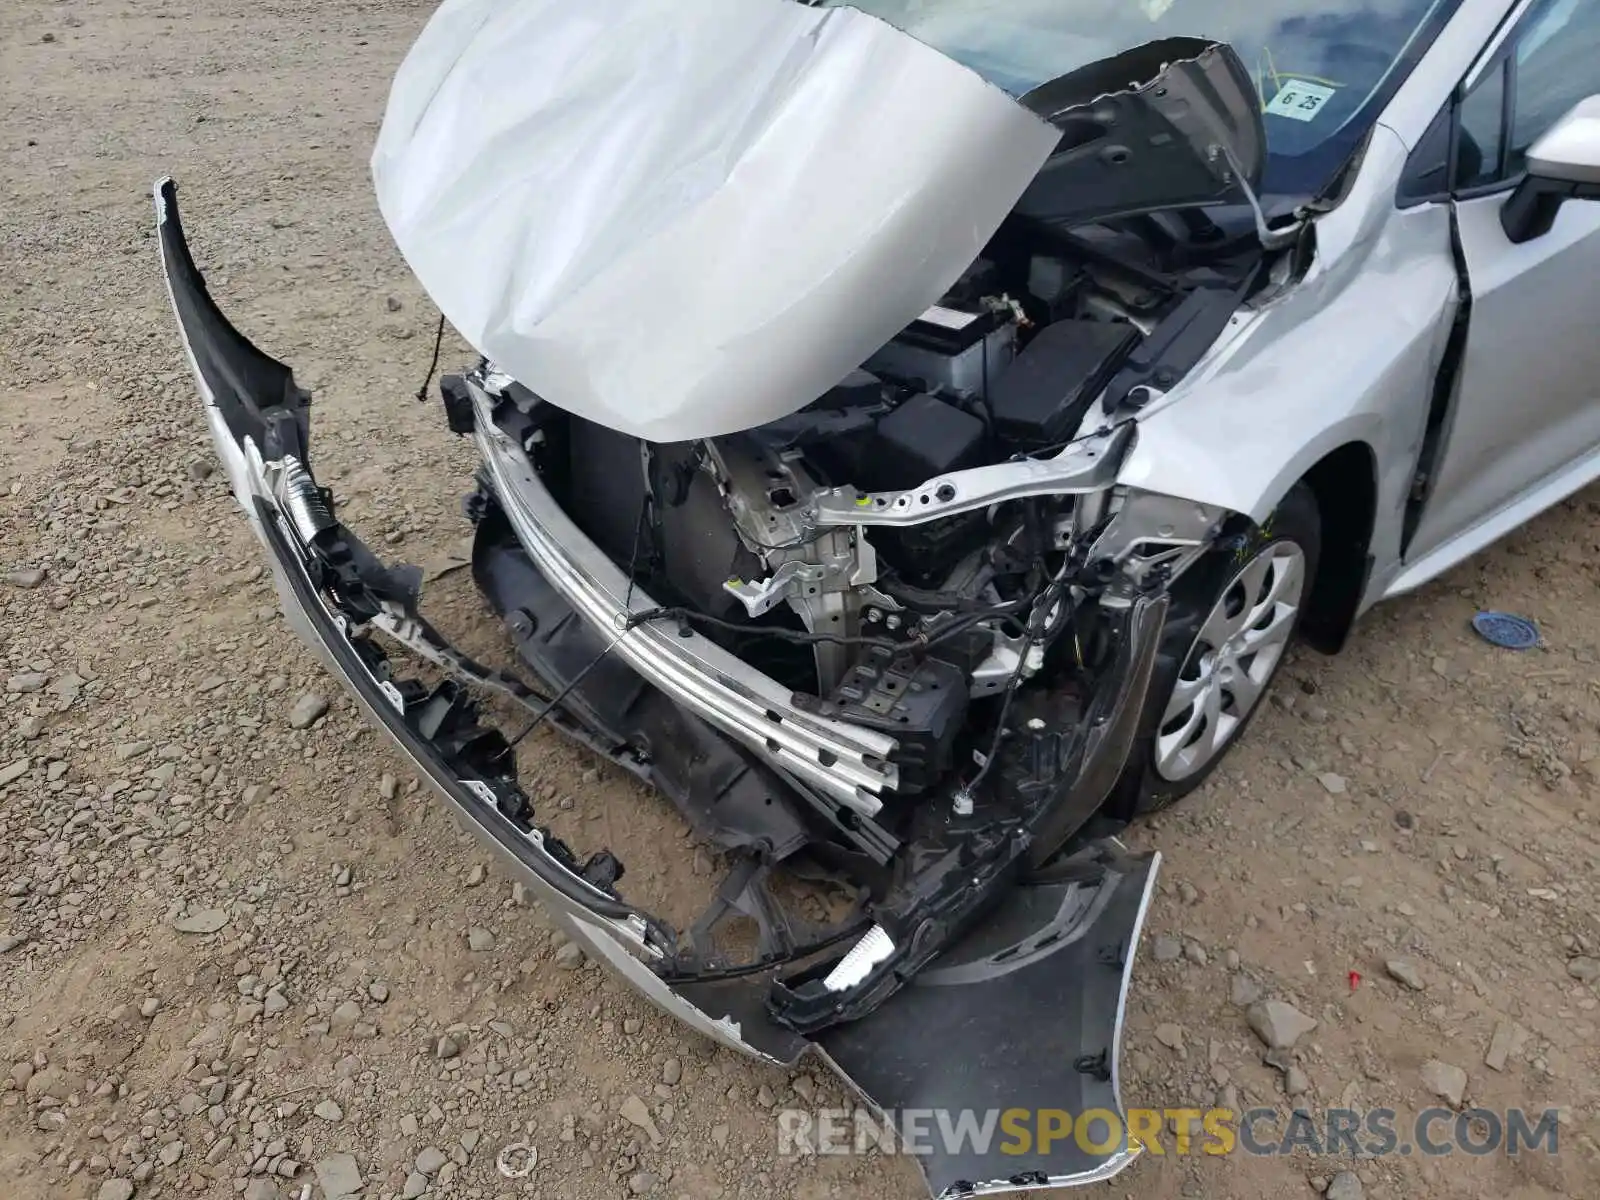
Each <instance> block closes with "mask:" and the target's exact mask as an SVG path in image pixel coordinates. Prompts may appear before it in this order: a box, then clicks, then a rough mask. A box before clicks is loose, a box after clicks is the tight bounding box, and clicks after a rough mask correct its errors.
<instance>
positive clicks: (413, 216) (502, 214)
mask: <svg viewBox="0 0 1600 1200" xmlns="http://www.w3.org/2000/svg"><path fill="white" fill-rule="evenodd" d="M1059 137H1060V131H1059V130H1058V129H1057V128H1055V127H1054V126H1052V125H1051V124H1050V123H1049V122H1048V121H1047V120H1046V119H1045V118H1044V117H1042V116H1040V115H1036V114H1035V113H1034V112H1032V111H1030V110H1029V109H1028V108H1025V107H1024V106H1023V105H1022V104H1019V103H1018V102H1017V101H1016V100H1015V99H1013V98H1012V97H1011V96H1009V95H1008V94H1006V93H1005V92H1003V91H1001V90H1000V89H999V88H998V87H996V86H994V85H992V84H990V83H988V82H986V81H984V80H983V79H981V78H980V77H979V76H978V75H977V74H975V73H973V72H972V71H971V70H969V69H967V68H966V67H963V66H960V65H959V64H957V63H956V62H954V61H952V60H951V59H949V58H946V57H945V56H944V55H942V54H940V53H939V52H937V51H935V50H933V49H931V48H929V47H928V46H925V45H923V44H922V43H921V42H919V41H917V40H916V39H915V38H913V37H911V36H909V35H908V34H905V33H902V32H900V31H899V30H897V29H895V28H893V27H891V26H889V25H887V24H884V23H883V22H882V21H880V20H878V19H877V18H874V17H869V16H867V15H865V14H864V13H862V12H860V11H858V10H855V9H851V8H831V9H815V8H809V7H805V6H803V5H801V4H798V3H795V2H794V0H672V2H671V3H665V2H663V0H446V2H445V3H444V4H443V5H442V6H441V7H440V8H439V10H438V11H437V12H436V13H435V14H434V16H433V18H432V19H431V20H430V21H429V23H428V25H427V27H426V28H425V29H424V30H423V33H422V36H421V37H420V38H419V39H418V41H417V43H416V45H415V46H413V47H412V49H411V52H410V53H409V54H408V55H407V57H406V59H405V62H404V63H403V64H402V66H401V68H400V71H399V73H398V75H397V76H396V78H395V82H394V87H393V90H392V93H391V95H390V98H389V105H388V110H387V112H386V113H385V116H384V121H383V129H382V131H381V133H380V134H379V137H378V143H377V147H376V149H375V151H374V153H373V158H372V172H373V179H374V182H375V185H376V189H377V195H378V204H379V208H380V209H381V210H382V213H383V216H384V219H385V221H386V222H387V223H388V225H389V228H390V230H391V232H392V233H393V235H394V238H395V241H396V243H397V244H398V245H399V247H400V250H401V252H402V253H403V254H404V255H405V257H406V260H407V262H408V263H409V264H410V266H411V268H412V270H413V271H414V272H415V273H416V275H417V277H418V279H419V280H420V281H421V283H422V285H423V287H424V288H426V289H427V291H428V293H429V294H430V295H431V296H432V297H433V299H434V301H435V302H436V303H437V304H438V305H439V308H440V310H441V311H442V312H443V313H444V315H445V316H446V317H447V318H448V319H449V320H450V323H451V324H452V325H454V326H455V327H456V329H457V330H459V331H460V332H461V334H462V335H463V336H464V337H465V338H467V340H468V341H470V342H471V343H472V344H473V345H474V346H475V347H476V348H477V349H478V350H479V351H480V352H481V353H483V354H484V355H486V356H487V357H488V358H490V359H491V360H493V362H494V363H495V364H496V365H497V366H498V367H500V368H501V369H502V370H504V371H506V372H508V373H509V374H511V375H512V376H513V377H515V378H516V379H517V380H518V381H519V382H521V383H522V384H524V385H525V386H527V387H529V388H531V389H532V390H533V391H535V392H536V393H538V394H539V395H540V396H542V397H543V398H544V399H546V400H548V401H550V402H551V403H553V404H556V405H559V406H560V407H562V408H565V409H567V410H568V411H570V412H573V413H576V414H577V415H579V416H582V417H585V418H587V419H589V420H592V421H596V422H599V423H601V424H604V425H608V426H610V427H611V428H613V429H617V430H620V431H622V432H625V433H629V434H634V435H637V436H639V437H643V438H648V439H650V440H653V441H677V440H683V439H688V438H696V437H709V436H714V435H717V434H723V433H728V432H731V431H733V430H737V429H744V428H749V427H750V426H753V425H757V424H760V423H762V422H764V421H768V420H773V419H775V418H777V417H780V416H783V415H785V414H787V413H790V412H793V411H794V410H796V409H798V408H801V407H803V406H804V405H806V404H808V403H810V402H811V401H812V400H814V399H815V398H816V397H818V396H819V395H821V394H822V393H823V392H824V391H826V390H827V389H828V388H830V387H832V386H833V385H834V384H835V383H837V382H838V381H839V380H840V379H841V378H843V377H844V376H845V375H846V374H847V373H848V372H849V371H851V370H852V369H853V368H855V367H856V366H857V365H858V364H859V363H861V362H862V361H863V360H865V359H866V358H867V357H868V356H869V355H870V354H871V353H872V352H873V351H875V350H877V349H878V348H879V347H880V346H881V345H882V344H883V343H884V342H886V341H888V340H889V339H890V338H891V337H893V336H894V335H895V334H896V333H898V332H899V331H900V330H901V329H902V328H904V327H905V326H906V325H907V324H908V323H909V322H910V321H911V320H912V319H913V318H914V317H916V316H917V315H918V314H919V313H920V312H922V311H923V310H924V309H925V308H927V307H928V306H929V305H931V304H932V303H934V302H935V301H936V300H937V299H938V298H939V297H940V296H941V295H942V294H943V293H944V292H945V290H946V289H947V288H949V286H950V285H951V284H952V283H954V282H955V280H956V279H957V277H958V276H959V275H960V274H961V272H962V271H963V270H964V269H965V268H966V266H967V265H968V264H969V263H970V262H971V261H972V259H973V258H974V257H976V256H977V254H978V253H979V251H980V250H981V249H982V247H983V245H984V243H985V242H986V241H987V240H988V239H989V237H990V235H991V234H993V232H994V231H995V229H996V228H998V226H999V224H1000V222H1001V221H1002V220H1003V219H1004V217H1005V216H1006V213H1007V212H1008V211H1009V210H1010V208H1011V207H1012V205H1013V204H1014V203H1015V202H1016V201H1017V198H1018V197H1019V196H1020V195H1022V193H1023V192H1024V190H1025V189H1026V188H1027V186H1028V184H1029V182H1030V181H1031V180H1032V179H1033V178H1034V176H1035V175H1036V174H1037V173H1038V171H1039V169H1040V167H1041V166H1042V165H1043V163H1044V162H1045V160H1046V158H1047V157H1048V156H1049V155H1050V153H1051V151H1052V150H1053V149H1054V148H1055V146H1056V143H1057V141H1058V139H1059Z"/></svg>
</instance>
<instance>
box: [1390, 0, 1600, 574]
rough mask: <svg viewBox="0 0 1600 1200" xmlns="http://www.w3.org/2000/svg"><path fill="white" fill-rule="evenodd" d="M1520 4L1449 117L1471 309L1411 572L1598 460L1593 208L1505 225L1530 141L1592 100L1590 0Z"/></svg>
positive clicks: (1548, 496) (1599, 12) (1599, 370)
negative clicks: (1511, 231) (1527, 230)
mask: <svg viewBox="0 0 1600 1200" xmlns="http://www.w3.org/2000/svg"><path fill="white" fill-rule="evenodd" d="M1520 7H1521V11H1520V13H1519V14H1516V15H1514V17H1513V19H1512V20H1511V22H1510V23H1509V24H1508V26H1507V32H1505V33H1504V34H1503V35H1502V36H1501V38H1500V40H1499V42H1498V44H1492V45H1491V46H1490V47H1489V48H1488V50H1487V52H1486V55H1485V57H1484V58H1482V59H1481V60H1480V61H1479V63H1478V64H1477V65H1476V66H1475V67H1474V69H1473V72H1472V73H1471V74H1470V75H1469V76H1468V78H1467V80H1466V81H1465V84H1464V86H1463V91H1462V94H1461V98H1460V99H1459V101H1458V103H1457V104H1456V107H1455V113H1456V122H1457V124H1456V130H1455V138H1454V152H1453V153H1452V154H1450V156H1449V158H1450V168H1449V169H1450V172H1451V176H1452V179H1451V195H1452V197H1453V203H1454V205H1455V210H1456V220H1457V228H1458V236H1459V241H1460V255H1461V259H1462V265H1463V266H1464V268H1465V272H1466V277H1467V283H1468V286H1469V288H1470V291H1471V308H1470V311H1469V317H1468V321H1467V325H1466V334H1465V340H1464V343H1463V345H1462V347H1461V360H1460V370H1459V374H1458V376H1457V379H1456V392H1455V395H1454V397H1453V400H1452V402H1451V407H1450V409H1449V410H1448V412H1447V414H1446V418H1445V422H1444V424H1443V426H1442V427H1441V428H1440V430H1439V431H1438V432H1439V435H1440V438H1441V441H1440V442H1439V456H1438V458H1437V460H1436V462H1435V463H1434V464H1433V468H1432V470H1431V471H1428V472H1427V478H1426V479H1425V487H1426V498H1425V502H1424V503H1423V506H1422V508H1421V510H1420V513H1419V518H1420V519H1419V520H1418V521H1417V524H1416V526H1415V530H1414V533H1413V536H1412V538H1411V540H1410V543H1409V545H1408V547H1407V554H1406V557H1407V560H1408V561H1412V562H1415V561H1416V560H1417V559H1419V558H1421V557H1423V556H1424V555H1426V554H1428V553H1429V552H1430V551H1432V550H1436V549H1439V548H1440V547H1443V546H1445V544H1446V543H1448V542H1450V541H1451V540H1452V539H1455V538H1457V537H1460V536H1462V535H1463V534H1470V533H1472V532H1473V531H1475V530H1476V531H1479V532H1480V534H1482V533H1487V534H1488V535H1489V536H1498V535H1499V534H1500V533H1503V532H1505V531H1506V530H1507V529H1509V528H1511V527H1512V526H1514V525H1515V524H1518V523H1520V522H1521V521H1523V520H1526V519H1527V518H1528V517H1531V516H1532V515H1533V514H1534V513H1535V512H1537V511H1538V510H1539V509H1540V508H1542V507H1544V506H1545V505H1547V504H1550V503H1553V502H1554V501H1555V500H1557V499H1559V498H1560V497H1561V495H1563V494H1565V492H1566V491H1568V490H1571V489H1572V488H1575V487H1577V486H1578V485H1579V484H1581V483H1582V482H1583V481H1584V477H1585V472H1584V470H1583V465H1584V462H1585V460H1586V459H1594V458H1596V457H1597V455H1600V330H1597V327H1596V315H1597V313H1600V203H1597V202H1594V201H1573V202H1569V203H1566V204H1563V205H1562V206H1561V208H1560V210H1559V212H1558V214H1557V216H1556V220H1555V223H1554V225H1553V226H1552V227H1551V228H1550V229H1549V231H1548V232H1546V233H1544V234H1542V235H1540V236H1537V237H1533V238H1531V239H1530V240H1528V241H1525V242H1522V243H1521V244H1517V243H1515V242H1513V241H1512V240H1511V239H1510V238H1509V237H1508V236H1507V235H1506V232H1505V230H1504V229H1503V228H1502V227H1501V222H1500V213H1501V209H1502V207H1503V206H1504V205H1505V203H1506V200H1507V198H1508V197H1509V196H1510V194H1511V191H1512V189H1513V188H1514V187H1515V186H1516V184H1517V183H1518V182H1519V181H1520V179H1521V178H1522V177H1523V174H1524V170H1523V164H1524V158H1525V156H1526V154H1527V150H1528V147H1529V146H1530V145H1531V144H1532V143H1533V142H1534V141H1535V140H1536V139H1537V138H1538V137H1539V136H1540V135H1541V134H1542V133H1544V132H1545V131H1546V130H1547V129H1548V128H1550V126H1551V125H1552V124H1554V123H1555V122H1556V121H1557V120H1558V119H1559V118H1560V117H1561V116H1562V115H1563V114H1564V113H1566V112H1567V111H1568V110H1569V109H1570V108H1571V107H1572V106H1573V105H1574V104H1576V103H1577V102H1578V101H1579V100H1582V99H1584V98H1585V97H1587V96H1591V95H1594V94H1596V93H1600V0H1528V2H1527V3H1525V4H1523V5H1521V6H1520ZM1419 149H1421V147H1420V146H1419ZM1563 482H1565V484H1566V485H1567V486H1561V485H1562V483H1563ZM1502 526H1503V527H1502ZM1489 527H1492V528H1489ZM1467 540H1470V541H1473V542H1477V541H1479V540H1480V538H1469V539H1467ZM1482 540H1487V539H1482Z"/></svg>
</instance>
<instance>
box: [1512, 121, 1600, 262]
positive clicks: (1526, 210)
mask: <svg viewBox="0 0 1600 1200" xmlns="http://www.w3.org/2000/svg"><path fill="white" fill-rule="evenodd" d="M1527 172H1528V173H1527V175H1526V177H1524V179H1523V180H1522V182H1521V183H1519V184H1518V185H1517V187H1516V190H1515V191H1513V192H1512V193H1511V196H1510V198H1509V199H1507V200H1506V202H1505V205H1504V206H1503V207H1502V208H1501V209H1500V227H1501V228H1502V229H1504V230H1505V231H1506V237H1507V238H1509V239H1510V240H1511V241H1513V242H1517V243H1521V242H1526V241H1530V240H1531V239H1533V238H1536V237H1539V236H1540V235H1541V234H1545V233H1549V232H1550V227H1551V226H1552V225H1554V224H1555V220H1556V213H1557V212H1558V211H1560V209H1561V206H1562V204H1564V203H1565V202H1566V201H1568V200H1597V199H1600V95H1595V96H1590V97H1588V98H1587V99H1584V100H1579V101H1578V102H1577V103H1576V104H1574V105H1573V106H1572V107H1571V108H1570V109H1568V110H1567V113H1566V115H1565V116H1563V117H1562V118H1561V119H1560V120H1559V121H1557V122H1556V123H1555V124H1554V125H1552V126H1550V128H1549V129H1547V130H1545V132H1544V135H1543V136H1542V137H1540V138H1539V140H1538V141H1536V142H1534V144H1533V145H1532V146H1530V147H1529V148H1528V159H1527Z"/></svg>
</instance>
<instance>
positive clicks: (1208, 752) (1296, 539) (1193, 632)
mask: <svg viewBox="0 0 1600 1200" xmlns="http://www.w3.org/2000/svg"><path fill="white" fill-rule="evenodd" d="M1321 550H1322V521H1321V517H1320V516H1319V514H1318V512H1317V501H1316V497H1315V496H1314V495H1313V494H1312V492H1311V489H1310V488H1308V487H1307V486H1306V485H1305V484H1303V483H1298V484H1296V485H1295V486H1294V487H1293V488H1292V489H1291V490H1290V491H1289V493H1288V494H1287V495H1286V496H1284V498H1283V501H1282V502H1281V503H1280V504H1279V505H1278V507H1277V509H1276V510H1275V511H1274V512H1273V513H1272V515H1271V516H1269V517H1268V518H1267V519H1266V521H1265V522H1263V523H1262V524H1261V525H1260V526H1258V527H1255V528H1253V529H1251V530H1250V531H1248V532H1247V533H1245V534H1243V535H1241V538H1240V539H1235V540H1234V541H1233V542H1232V543H1231V544H1230V545H1228V546H1227V547H1226V548H1220V549H1217V550H1213V551H1211V552H1210V553H1209V554H1207V555H1206V557H1205V558H1203V559H1201V560H1200V561H1199V562H1197V563H1195V564H1194V566H1192V567H1190V568H1189V570H1188V571H1186V572H1185V573H1184V574H1183V575H1181V576H1180V577H1179V578H1178V580H1177V582H1176V583H1175V584H1174V585H1173V587H1172V603H1171V606H1170V608H1169V609H1168V612H1167V623H1166V627H1165V628H1164V629H1163V630H1162V635H1161V645H1160V647H1159V648H1158V650H1157V652H1156V662H1155V667H1154V669H1153V671H1152V673H1151V678H1150V690H1149V693H1148V696H1147V698H1146V700H1145V708H1144V713H1143V715H1142V716H1141V718H1140V726H1139V728H1140V733H1139V736H1138V737H1137V738H1136V739H1135V741H1134V744H1133V749H1132V751H1131V753H1130V754H1129V756H1128V765H1127V766H1126V767H1125V768H1124V770H1123V775H1122V778H1121V779H1120V780H1119V781H1118V784H1117V788H1116V791H1115V793H1114V796H1115V798H1116V807H1117V808H1118V809H1120V810H1121V811H1122V812H1123V813H1124V814H1125V815H1128V816H1145V815H1148V814H1150V813H1156V812H1160V811H1161V810H1162V809H1165V808H1168V807H1170V806H1171V805H1173V804H1176V803H1177V802H1178V801H1179V800H1181V799H1183V798H1184V797H1185V796H1187V795H1188V794H1189V793H1190V792H1192V791H1194V790H1195V789H1196V788H1198V787H1199V786H1200V785H1201V784H1202V783H1204V782H1205V781H1206V779H1207V778H1209V777H1210V775H1211V773H1212V772H1213V771H1215V770H1216V769H1217V765H1218V764H1219V763H1220V762H1221V761H1222V760H1223V759H1224V758H1225V757H1226V756H1227V752H1228V751H1229V750H1230V749H1232V747H1233V746H1234V745H1235V744H1236V743H1237V742H1238V740H1239V738H1240V736H1241V735H1243V733H1244V731H1245V730H1246V729H1247V728H1248V727H1249V724H1250V721H1251V719H1252V718H1253V717H1254V716H1255V714H1256V713H1257V712H1258V711H1260V709H1261V706H1262V705H1263V704H1264V703H1265V702H1266V696H1267V692H1268V690H1269V689H1270V687H1271V685H1272V682H1273V680H1274V679H1275V678H1276V676H1277V673H1278V671H1279V669H1280V668H1281V667H1282V666H1283V663H1284V660H1285V658H1286V657H1287V650H1288V647H1289V645H1290V644H1291V643H1292V642H1293V640H1294V635H1295V632H1296V630H1297V629H1298V628H1299V624H1300V618H1301V615H1302V614H1303V613H1304V611H1305V605H1306V601H1307V600H1308V599H1309V597H1310V595H1311V587H1312V583H1313V581H1314V580H1315V579H1316V575H1317V563H1318V560H1319V558H1320V556H1321ZM1296 573H1298V579H1296V578H1294V577H1295V575H1296ZM1252 587H1253V588H1254V589H1255V596H1254V601H1253V602H1252V605H1251V608H1250V609H1248V610H1247V609H1245V608H1244V607H1243V605H1244V602H1245V600H1246V598H1247V596H1248V594H1249V589H1250V588H1252ZM1290 597H1292V603H1291V602H1290ZM1268 599H1270V600H1271V608H1270V609H1269V608H1267V607H1266V603H1265V602H1266V601H1267V600H1268ZM1285 604H1288V605H1289V607H1290V611H1288V612H1284V611H1283V606H1284V605H1285ZM1249 611H1254V612H1256V613H1257V614H1258V615H1257V616H1256V618H1255V619H1248V618H1247V617H1246V613H1247V612H1249ZM1264 622H1265V624H1264ZM1252 633H1254V634H1255V635H1256V636H1255V637H1251V634H1252ZM1263 633H1268V634H1269V636H1268V637H1267V638H1262V637H1261V636H1260V635H1261V634H1263ZM1220 635H1226V640H1224V641H1223V643H1222V645H1223V647H1224V649H1223V652H1222V654H1220V655H1219V654H1218V653H1217V649H1216V647H1215V646H1214V645H1213V644H1212V643H1213V641H1214V640H1215V639H1216V638H1217V637H1218V636H1220ZM1252 645H1253V646H1256V647H1257V649H1255V650H1250V649H1248V648H1249V647H1250V646H1252ZM1230 678H1231V679H1232V680H1233V682H1234V685H1235V686H1233V687H1229V686H1228V680H1229V679H1230ZM1186 685H1187V686H1186ZM1180 687H1184V691H1185V695H1184V696H1183V697H1181V698H1180V696H1179V695H1178V690H1179V688H1180ZM1245 692H1249V693H1250V698H1249V701H1248V703H1247V704H1245V703H1242V700H1243V699H1244V696H1243V693H1245ZM1213 694H1214V695H1215V697H1216V699H1215V702H1214V703H1208V701H1210V700H1211V699H1212V697H1213ZM1190 697H1192V700H1191V699H1190ZM1217 731H1220V739H1219V738H1218V737H1217V736H1216V733H1217Z"/></svg>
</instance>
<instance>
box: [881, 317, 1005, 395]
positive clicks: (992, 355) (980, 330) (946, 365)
mask: <svg viewBox="0 0 1600 1200" xmlns="http://www.w3.org/2000/svg"><path fill="white" fill-rule="evenodd" d="M1016 344H1017V324H1016V318H1015V317H1014V316H1013V315H1012V314H1011V313H1010V312H1009V311H1005V310H1002V311H999V312H995V311H992V310H990V309H986V308H984V309H978V308H976V307H975V306H973V307H966V306H962V307H956V306H955V305H953V304H950V303H948V302H947V303H943V304H936V305H934V306H933V307H932V308H930V309H928V310H927V311H926V312H924V313H923V314H922V315H921V316H920V317H918V318H917V319H916V320H915V321H913V322H911V324H910V325H908V326H906V327H905V329H903V330H901V332H900V333H898V334H897V335H895V338H894V340H893V341H891V342H889V343H888V344H887V345H886V346H884V347H883V348H882V349H881V350H879V351H878V352H877V353H876V354H874V355H873V356H872V357H871V358H869V359H868V360H867V361H866V363H865V364H864V365H865V367H866V369H867V370H869V371H871V372H873V373H874V374H876V375H886V376H889V377H890V378H893V379H897V380H902V381H905V382H909V383H916V384H918V385H920V386H921V387H923V388H924V389H926V390H929V391H936V390H937V391H952V392H958V393H960V394H962V395H968V396H983V395H985V394H986V393H987V392H988V387H989V380H990V379H991V378H993V377H994V376H996V375H998V374H1000V373H1001V372H1002V371H1004V370H1005V368H1006V367H1007V366H1008V365H1009V364H1010V362H1011V359H1012V357H1013V356H1014V355H1015V353H1016Z"/></svg>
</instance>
